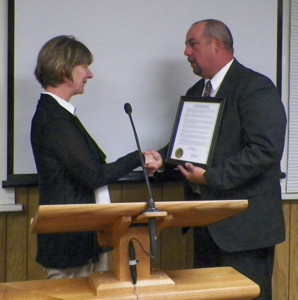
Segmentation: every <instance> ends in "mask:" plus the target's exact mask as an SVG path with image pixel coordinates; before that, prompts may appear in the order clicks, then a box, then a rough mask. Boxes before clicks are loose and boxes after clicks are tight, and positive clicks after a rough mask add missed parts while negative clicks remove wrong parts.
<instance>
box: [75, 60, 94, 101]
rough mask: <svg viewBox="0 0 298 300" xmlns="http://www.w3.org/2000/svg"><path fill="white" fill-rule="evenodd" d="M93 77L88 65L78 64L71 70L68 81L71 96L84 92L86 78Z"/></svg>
mask: <svg viewBox="0 0 298 300" xmlns="http://www.w3.org/2000/svg"><path fill="white" fill-rule="evenodd" d="M91 78H93V73H92V72H91V71H90V69H89V65H78V66H75V67H74V68H73V70H72V81H70V84H71V87H72V91H73V93H72V94H73V96H74V95H78V94H83V93H84V87H85V84H86V82H87V80H88V79H91Z"/></svg>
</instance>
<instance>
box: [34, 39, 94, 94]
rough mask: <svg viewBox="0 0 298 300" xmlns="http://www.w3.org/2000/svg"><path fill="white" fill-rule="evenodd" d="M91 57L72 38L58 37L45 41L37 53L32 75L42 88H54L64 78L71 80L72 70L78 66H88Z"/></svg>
mask: <svg viewBox="0 0 298 300" xmlns="http://www.w3.org/2000/svg"><path fill="white" fill-rule="evenodd" d="M92 61H93V55H92V53H91V52H90V50H89V49H88V48H87V47H86V46H85V45H84V44H83V43H81V42H79V41H78V40H76V38H75V37H74V36H71V35H69V36H67V35H60V36H56V37H54V38H52V39H50V40H49V41H47V42H46V43H45V44H44V46H43V47H42V48H41V50H40V51H39V54H38V57H37V65H36V68H35V71H34V75H35V77H36V79H37V81H38V82H39V83H40V84H41V86H42V87H43V88H46V87H47V86H53V87H56V86H57V85H59V84H61V83H63V82H64V78H65V77H66V78H69V79H71V80H72V75H71V73H72V70H73V68H74V67H76V66H78V65H83V64H87V65H90V64H91V63H92Z"/></svg>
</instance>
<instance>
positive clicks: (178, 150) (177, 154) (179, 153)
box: [175, 148, 183, 158]
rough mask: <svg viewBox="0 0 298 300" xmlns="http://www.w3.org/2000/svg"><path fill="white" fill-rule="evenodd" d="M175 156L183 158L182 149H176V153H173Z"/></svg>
mask: <svg viewBox="0 0 298 300" xmlns="http://www.w3.org/2000/svg"><path fill="white" fill-rule="evenodd" d="M175 156H176V157H177V158H181V157H182V156H183V149H182V148H178V149H177V150H176V151H175Z"/></svg>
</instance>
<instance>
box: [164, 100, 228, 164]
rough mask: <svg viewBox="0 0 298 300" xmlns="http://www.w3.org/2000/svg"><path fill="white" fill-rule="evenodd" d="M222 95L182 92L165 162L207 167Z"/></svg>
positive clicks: (213, 144)
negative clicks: (201, 95) (195, 95)
mask: <svg viewBox="0 0 298 300" xmlns="http://www.w3.org/2000/svg"><path fill="white" fill-rule="evenodd" d="M224 105H225V99H224V98H217V97H188V96H181V98H180V102H179V106H178V110H177V113H176V118H175V122H174V126H173V130H172V135H171V139H170V143H169V147H168V152H167V156H166V163H168V164H171V165H179V164H180V165H181V164H185V163H186V162H190V163H192V164H193V165H195V166H200V167H203V168H207V167H208V166H209V165H210V163H211V161H212V157H213V152H214V147H215V144H216V140H217V136H218V131H219V128H220V124H221V119H222V115H223V111H224Z"/></svg>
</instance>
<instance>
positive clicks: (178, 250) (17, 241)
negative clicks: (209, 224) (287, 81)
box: [0, 181, 298, 300]
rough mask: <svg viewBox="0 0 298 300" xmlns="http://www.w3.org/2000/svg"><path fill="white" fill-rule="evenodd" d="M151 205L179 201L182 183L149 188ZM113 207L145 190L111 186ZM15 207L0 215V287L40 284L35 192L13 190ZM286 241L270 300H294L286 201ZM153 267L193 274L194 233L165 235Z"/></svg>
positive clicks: (294, 254) (293, 205)
mask: <svg viewBox="0 0 298 300" xmlns="http://www.w3.org/2000/svg"><path fill="white" fill-rule="evenodd" d="M152 192H153V198H154V200H155V201H181V200H183V188H182V183H180V182H177V181H173V182H166V183H158V184H152ZM110 193H111V199H112V202H142V201H146V199H147V197H148V196H147V190H146V186H145V185H144V184H141V183H138V184H136V183H123V184H114V185H111V186H110ZM16 203H21V204H22V205H23V206H24V210H23V211H22V212H17V213H0V245H1V247H0V282H8V281H25V280H36V279H44V276H45V272H44V270H43V268H42V267H41V266H40V265H38V264H37V263H36V262H35V254H36V236H35V235H34V234H31V233H30V230H29V228H30V221H31V219H32V217H33V216H34V214H35V212H36V209H37V206H38V188H36V187H24V188H16ZM283 207H284V213H285V218H286V228H287V237H286V241H285V242H284V243H282V244H280V245H278V246H277V249H276V258H275V269H274V277H273V293H274V297H273V299H274V300H296V299H298V251H297V247H298V201H296V200H289V201H284V204H283ZM153 265H156V266H160V267H161V268H162V269H163V270H175V269H184V268H191V266H192V232H191V231H189V232H188V233H187V234H186V235H181V230H180V229H167V230H165V231H164V232H163V233H162V234H161V236H160V237H159V258H158V259H157V260H156V261H154V262H153Z"/></svg>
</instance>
